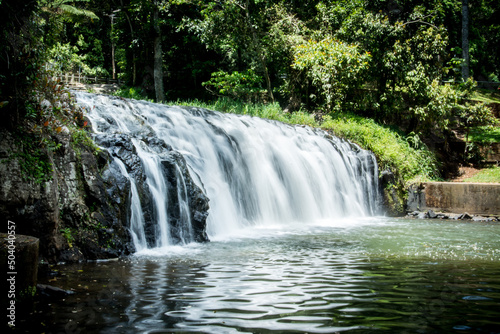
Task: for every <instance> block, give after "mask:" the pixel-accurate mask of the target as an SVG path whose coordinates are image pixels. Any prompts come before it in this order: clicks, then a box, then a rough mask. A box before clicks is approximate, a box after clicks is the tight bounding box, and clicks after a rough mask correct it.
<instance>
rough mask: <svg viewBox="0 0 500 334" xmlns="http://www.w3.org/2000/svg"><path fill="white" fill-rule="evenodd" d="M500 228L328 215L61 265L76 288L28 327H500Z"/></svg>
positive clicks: (64, 280)
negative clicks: (330, 218) (336, 220)
mask: <svg viewBox="0 0 500 334" xmlns="http://www.w3.org/2000/svg"><path fill="white" fill-rule="evenodd" d="M499 228H500V226H499V225H498V224H493V223H484V224H483V223H479V224H478V223H462V222H460V223H459V222H443V223H440V222H429V221H404V220H388V219H379V220H370V221H368V220H367V221H359V222H357V223H352V224H349V225H346V224H333V223H328V222H323V223H319V224H317V225H315V226H308V227H307V228H306V227H304V226H289V227H288V228H287V229H286V230H282V229H281V228H279V227H276V228H269V227H268V228H265V229H256V230H254V232H253V233H254V234H253V235H252V234H251V233H246V234H245V237H240V238H231V239H227V240H220V241H216V242H211V243H208V244H203V245H199V244H193V245H189V246H187V247H184V248H172V249H170V250H169V249H163V250H161V251H158V252H164V254H163V255H158V254H156V255H151V254H149V255H142V256H136V257H132V258H130V259H126V260H120V261H115V262H104V263H94V264H80V265H71V266H69V265H68V266H59V267H57V269H58V270H60V273H61V274H60V276H58V277H57V279H56V280H55V281H53V282H50V284H52V285H57V286H60V287H63V288H65V289H69V288H73V289H74V290H75V291H76V294H74V295H71V296H68V297H66V298H65V299H64V300H59V301H54V300H51V301H43V300H42V301H40V302H38V304H37V305H36V308H37V310H36V311H35V312H34V313H33V314H31V315H30V316H29V317H28V316H26V319H24V320H21V323H20V325H19V326H18V330H21V329H22V328H23V327H24V328H25V327H26V326H27V324H28V323H27V322H28V321H29V322H30V326H32V325H33V323H37V324H39V323H40V325H39V328H37V330H38V331H40V332H46V333H59V332H66V333H100V332H102V333H172V332H198V333H281V332H290V333H292V332H296V333H304V332H308V333H335V332H341V331H350V332H355V333H357V332H359V333H366V332H376V331H378V332H394V333H404V332H407V333H443V332H460V333H472V332H488V333H490V332H500V252H499V249H500V238H499V236H500V235H499V234H500V230H499ZM255 231H257V232H255ZM167 253H168V254H167ZM35 319H36V320H37V321H34V320H35ZM31 330H32V329H31ZM32 332H33V331H32Z"/></svg>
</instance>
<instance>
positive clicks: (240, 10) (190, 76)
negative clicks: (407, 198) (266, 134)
mask: <svg viewBox="0 0 500 334" xmlns="http://www.w3.org/2000/svg"><path fill="white" fill-rule="evenodd" d="M0 6H1V14H0V16H1V17H0V20H1V22H0V28H1V31H2V44H1V46H0V62H1V64H0V65H1V72H0V80H1V83H0V95H1V99H0V103H1V105H0V107H1V109H0V110H1V111H2V112H3V113H4V116H7V117H5V119H6V122H5V124H15V123H16V122H18V121H19V120H21V119H23V118H25V117H26V115H28V116H30V115H31V116H32V117H38V116H37V115H38V114H39V113H40V110H38V109H39V107H38V106H37V105H35V103H33V104H30V103H31V102H30V101H33V100H34V98H33V96H34V95H36V94H35V93H33V87H38V88H36V89H38V91H40V90H43V89H46V86H47V84H46V83H44V81H43V80H44V79H43V78H45V77H47V76H48V77H51V75H55V74H61V73H81V74H83V75H87V76H105V77H109V78H115V79H119V80H120V82H121V83H123V84H125V85H127V86H129V87H136V89H138V90H140V91H141V92H142V93H143V94H144V95H147V96H148V97H149V98H152V99H155V100H156V101H166V100H169V101H175V100H179V99H184V100H186V99H200V100H213V99H218V98H221V97H224V98H230V99H234V100H239V101H244V102H259V103H271V102H277V103H279V104H280V105H281V106H282V108H284V109H285V111H296V110H302V111H306V112H310V113H319V114H334V113H354V114H358V115H361V116H363V117H370V118H373V119H375V120H376V121H377V122H379V123H382V124H396V125H398V126H399V127H400V128H401V129H402V130H403V131H404V132H405V133H406V134H410V133H416V134H419V135H422V134H424V135H425V134H428V133H430V132H431V131H434V132H435V131H438V132H445V131H447V129H448V128H449V127H450V124H452V123H454V122H455V123H456V122H462V123H463V124H466V125H474V124H485V123H488V122H490V121H491V118H489V116H488V115H489V110H488V109H487V108H485V107H484V106H483V105H481V104H477V103H474V102H471V101H470V100H469V98H468V97H469V95H470V94H471V91H472V89H473V88H474V87H475V85H476V82H475V81H480V82H486V85H489V83H491V82H493V83H494V82H498V79H499V77H500V14H499V13H500V2H499V1H496V0H469V1H467V0H462V1H459V0H439V1H438V0H425V1H421V0H419V1H415V0H376V1H366V0H349V1H347V0H336V1H334V0H324V1H317V0H304V1H295V0H292V1H283V0H221V1H198V0H169V1H166V0H73V1H71V0H37V1H35V0H31V1H14V0H1V1H0ZM464 23H465V25H464ZM493 87H495V86H493ZM495 88H496V87H495ZM37 108H38V109H37ZM37 110H38V111H37ZM37 113H38V114H37ZM42 120H43V119H42Z"/></svg>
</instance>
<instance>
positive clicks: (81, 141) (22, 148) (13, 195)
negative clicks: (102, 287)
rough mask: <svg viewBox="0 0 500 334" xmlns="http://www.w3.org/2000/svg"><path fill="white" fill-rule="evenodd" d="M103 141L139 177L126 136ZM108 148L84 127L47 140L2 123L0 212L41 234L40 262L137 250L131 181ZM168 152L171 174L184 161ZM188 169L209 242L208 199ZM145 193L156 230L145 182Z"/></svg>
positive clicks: (196, 215) (201, 235) (23, 229)
mask: <svg viewBox="0 0 500 334" xmlns="http://www.w3.org/2000/svg"><path fill="white" fill-rule="evenodd" d="M99 141H100V143H101V144H102V145H104V146H107V147H108V148H109V152H112V153H111V154H113V155H114V156H120V158H121V159H123V161H124V162H125V164H126V166H127V169H129V170H130V172H131V174H134V175H135V176H136V177H138V178H139V179H140V177H141V173H142V172H141V166H140V161H139V159H138V158H137V156H136V155H135V154H134V152H133V147H132V145H130V144H129V139H128V138H125V137H124V138H120V137H115V138H113V137H111V136H107V137H106V136H104V137H102V138H99ZM109 152H108V150H106V149H98V148H97V146H95V144H93V142H92V141H90V140H89V137H88V134H87V133H85V131H84V130H76V131H69V130H67V129H65V131H61V132H60V133H58V134H53V135H51V136H45V137H44V138H41V137H37V136H35V135H33V134H31V133H29V132H27V131H21V130H18V131H8V130H5V129H0V215H1V216H2V217H3V219H4V220H5V221H7V220H11V221H14V222H15V223H16V233H17V234H25V235H31V236H35V237H37V238H39V239H40V258H41V259H42V260H44V261H47V262H60V261H63V262H72V261H82V260H92V259H104V258H112V257H117V256H121V255H127V254H130V253H131V252H133V251H134V250H135V249H134V246H133V243H132V239H131V233H130V231H129V221H130V219H129V215H130V209H129V207H130V181H129V180H128V179H127V178H126V177H124V176H123V175H122V174H121V173H120V172H119V168H118V166H117V165H116V163H115V162H114V159H113V157H112V156H111V154H110V153H109ZM163 154H164V155H165V157H163V158H162V161H164V162H163V164H164V166H165V168H164V171H163V172H164V174H165V175H166V176H167V177H168V175H169V169H171V168H170V167H169V166H171V165H172V164H171V162H172V160H173V159H175V160H177V162H178V163H177V165H181V166H182V162H183V159H182V156H179V155H178V154H176V153H175V152H170V150H169V148H168V147H166V148H165V152H164V153H163ZM179 161H180V163H179ZM184 165H185V163H184ZM182 172H183V173H185V174H186V178H187V179H188V181H187V184H188V185H187V186H188V189H189V196H190V197H191V198H190V201H191V202H192V204H193V210H192V212H191V216H192V217H191V218H192V220H193V222H195V224H196V230H197V241H204V240H207V237H206V233H205V224H206V217H207V215H208V213H207V211H208V199H207V198H206V197H205V196H204V194H203V192H202V191H201V190H200V189H199V188H198V187H196V186H195V185H194V183H193V182H192V180H191V179H190V177H189V173H188V171H187V168H184V169H183V170H182ZM170 173H171V171H170ZM140 192H141V197H142V198H143V199H144V204H143V205H144V207H145V210H144V213H145V216H149V217H146V221H147V222H148V224H149V225H150V228H151V229H154V226H153V221H154V218H155V217H154V213H152V212H151V210H148V209H147V207H148V194H147V192H148V191H147V187H146V186H145V185H143V186H142V188H141V189H140ZM174 205H175V203H174ZM174 218H175V217H174ZM172 221H174V222H175V219H172ZM2 225H5V224H2ZM172 226H173V228H175V223H174V224H172Z"/></svg>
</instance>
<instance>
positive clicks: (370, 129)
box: [321, 114, 439, 182]
mask: <svg viewBox="0 0 500 334" xmlns="http://www.w3.org/2000/svg"><path fill="white" fill-rule="evenodd" d="M321 127H323V128H326V129H331V130H333V132H334V133H335V134H336V135H337V136H339V137H343V138H346V139H349V140H351V141H353V142H355V143H357V144H358V145H360V146H361V147H363V148H365V149H367V150H370V151H372V152H373V153H374V154H375V156H376V157H377V161H378V163H379V167H380V170H384V169H391V170H393V171H397V172H398V173H399V174H400V175H401V177H402V178H403V180H404V181H405V182H413V181H417V180H422V181H423V180H435V179H437V178H438V174H439V173H438V162H437V160H436V157H435V155H434V154H433V153H432V152H430V151H429V149H428V148H427V146H425V144H424V143H422V141H421V140H420V138H419V137H418V136H416V135H414V136H409V137H407V138H405V137H404V136H403V135H401V134H400V133H399V132H398V131H396V130H395V129H392V128H389V127H384V126H381V125H379V124H377V123H375V121H374V120H372V119H369V118H363V117H360V116H356V115H349V114H340V115H336V116H335V117H333V118H332V117H330V118H327V119H326V120H325V122H323V124H321Z"/></svg>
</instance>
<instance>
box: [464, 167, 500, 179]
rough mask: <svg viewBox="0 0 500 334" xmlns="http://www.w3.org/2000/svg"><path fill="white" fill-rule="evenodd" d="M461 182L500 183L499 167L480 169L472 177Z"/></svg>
mask: <svg viewBox="0 0 500 334" xmlns="http://www.w3.org/2000/svg"><path fill="white" fill-rule="evenodd" d="M463 182H479V183H500V167H498V166H494V167H491V168H485V169H481V170H480V171H479V172H478V173H477V174H475V175H473V176H472V177H470V178H467V179H464V180H463Z"/></svg>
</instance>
